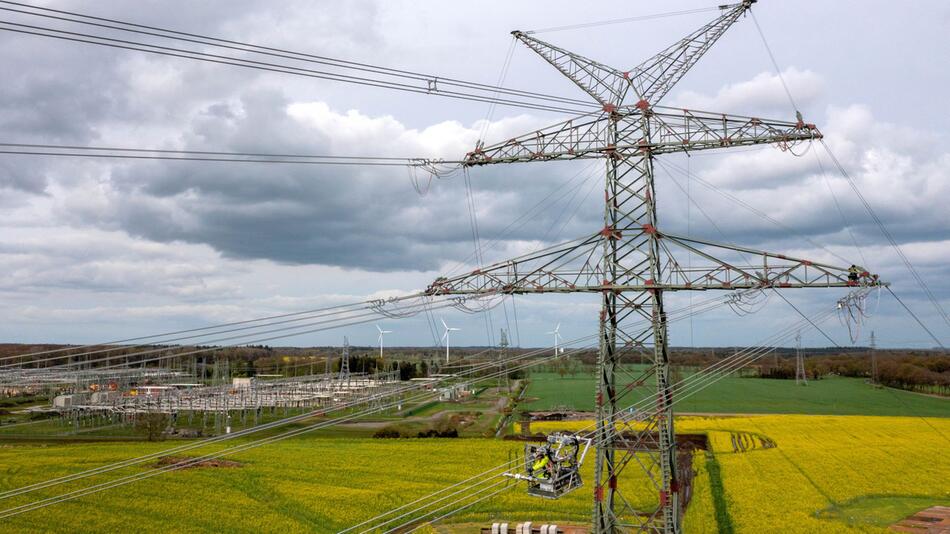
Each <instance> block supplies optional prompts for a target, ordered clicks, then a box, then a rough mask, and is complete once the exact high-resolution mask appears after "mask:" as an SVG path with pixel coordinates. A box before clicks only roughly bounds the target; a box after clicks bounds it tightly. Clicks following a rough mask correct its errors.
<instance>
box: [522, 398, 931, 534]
mask: <svg viewBox="0 0 950 534" xmlns="http://www.w3.org/2000/svg"><path fill="white" fill-rule="evenodd" d="M588 424H589V422H569V423H562V422H561V423H559V422H551V423H533V424H532V427H531V430H532V431H541V432H547V431H552V430H558V429H565V430H566V429H570V428H581V427H586V426H587V425H588ZM677 429H678V430H679V431H682V432H701V433H707V434H708V435H709V437H710V443H711V445H712V447H713V450H714V461H715V463H716V464H718V471H719V476H718V478H719V480H720V481H721V484H722V493H721V499H722V501H723V502H724V508H725V512H726V513H725V514H722V513H721V512H720V514H719V517H717V510H716V504H715V498H714V492H713V488H712V485H715V483H716V480H715V478H716V477H713V478H712V479H711V477H710V473H709V467H710V464H709V462H708V461H707V457H706V455H705V454H703V453H697V455H696V458H695V461H694V467H695V468H696V470H697V471H698V476H697V480H696V484H695V486H694V488H695V489H694V492H695V493H694V499H693V502H692V504H691V505H690V508H689V510H688V512H687V514H686V520H685V526H686V532H688V533H715V532H720V531H721V529H723V530H727V531H728V529H729V528H730V527H731V529H732V530H733V531H734V532H737V533H760V532H783V533H809V534H811V533H818V532H821V533H836V532H842V533H854V532H881V533H883V532H888V530H887V529H886V526H887V525H889V524H891V523H893V522H895V521H897V520H899V519H901V518H903V517H905V516H906V515H908V514H910V513H913V512H914V511H916V510H919V509H922V508H926V507H929V506H932V505H935V504H943V505H950V419H945V418H926V419H924V418H914V417H863V416H814V415H767V416H749V417H684V418H678V419H677ZM733 434H745V435H747V436H749V437H752V436H755V437H766V438H768V439H769V440H771V441H772V442H774V444H775V447H774V448H763V447H761V443H760V442H758V441H757V440H756V443H755V444H756V447H755V448H752V449H749V450H747V451H746V452H733V446H732V439H731V436H732V435H733ZM749 441H751V440H749ZM714 469H715V467H714ZM724 523H725V524H724Z"/></svg>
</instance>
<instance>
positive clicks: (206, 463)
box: [155, 456, 243, 469]
mask: <svg viewBox="0 0 950 534" xmlns="http://www.w3.org/2000/svg"><path fill="white" fill-rule="evenodd" d="M192 460H194V458H188V457H186V456H162V457H161V458H159V459H158V462H156V463H155V467H168V466H171V465H175V464H178V463H181V462H191V463H189V464H187V465H185V466H182V467H180V469H195V468H199V467H228V468H230V467H241V466H242V465H243V464H241V462H235V461H234V460H222V459H220V458H215V459H211V460H201V461H198V462H194V461H192Z"/></svg>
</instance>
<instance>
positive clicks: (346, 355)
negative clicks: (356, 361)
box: [340, 336, 350, 382]
mask: <svg viewBox="0 0 950 534" xmlns="http://www.w3.org/2000/svg"><path fill="white" fill-rule="evenodd" d="M349 379H350V341H349V340H348V339H347V338H346V336H343V355H342V356H341V357H340V382H345V381H347V380H349Z"/></svg>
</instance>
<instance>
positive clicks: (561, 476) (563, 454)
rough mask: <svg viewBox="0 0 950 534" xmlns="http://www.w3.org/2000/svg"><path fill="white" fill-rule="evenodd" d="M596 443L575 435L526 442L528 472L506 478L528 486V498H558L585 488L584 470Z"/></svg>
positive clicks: (561, 434)
mask: <svg viewBox="0 0 950 534" xmlns="http://www.w3.org/2000/svg"><path fill="white" fill-rule="evenodd" d="M591 442H592V440H591V439H590V438H581V437H578V436H576V435H574V434H567V433H554V434H551V435H550V436H548V438H547V440H546V441H545V442H544V443H541V444H537V443H526V444H525V447H524V473H505V476H506V477H510V478H514V479H517V480H524V481H526V482H527V483H528V495H533V496H535V497H542V498H545V499H557V498H559V497H562V496H563V495H565V494H567V493H569V492H571V491H573V490H575V489H577V488H579V487H581V486H583V485H584V483H583V481H582V480H581V473H580V468H581V465H583V464H584V458H585V457H586V456H587V450H588V449H589V448H590V445H591Z"/></svg>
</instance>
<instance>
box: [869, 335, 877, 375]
mask: <svg viewBox="0 0 950 534" xmlns="http://www.w3.org/2000/svg"><path fill="white" fill-rule="evenodd" d="M870 348H871V351H870V352H871V383H872V384H877V344H876V343H875V342H874V330H871V347H870Z"/></svg>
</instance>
